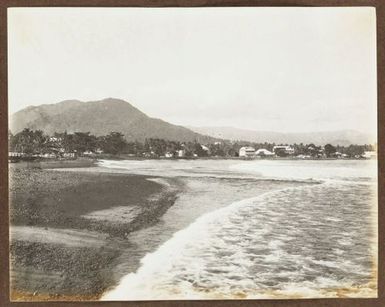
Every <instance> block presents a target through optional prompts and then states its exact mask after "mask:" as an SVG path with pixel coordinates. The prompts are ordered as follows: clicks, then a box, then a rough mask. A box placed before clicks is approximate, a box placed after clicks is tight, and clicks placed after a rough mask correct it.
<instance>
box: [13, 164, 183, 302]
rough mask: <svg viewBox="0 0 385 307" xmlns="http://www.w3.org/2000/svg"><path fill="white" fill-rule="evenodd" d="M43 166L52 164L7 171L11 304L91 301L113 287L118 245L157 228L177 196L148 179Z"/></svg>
mask: <svg viewBox="0 0 385 307" xmlns="http://www.w3.org/2000/svg"><path fill="white" fill-rule="evenodd" d="M90 165H91V164H89V163H86V164H85V163H82V164H80V165H75V164H74V163H67V164H66V163H60V166H61V167H62V168H63V167H64V168H65V167H74V166H77V167H79V166H80V167H84V166H87V167H89V166H90ZM50 166H55V167H57V166H58V163H55V164H53V165H48V166H47V164H42V165H39V164H37V163H34V164H33V165H31V164H29V165H19V164H14V165H13V164H11V165H10V224H11V228H10V233H11V243H10V256H11V298H12V300H30V299H32V300H41V299H42V300H45V299H55V300H57V299H62V300H63V299H64V300H73V299H76V300H77V299H86V300H90V299H93V300H94V299H98V298H99V297H100V295H101V293H103V291H104V290H105V289H106V288H108V287H109V286H111V285H112V284H114V283H115V282H116V281H114V280H113V276H111V274H110V271H111V268H112V267H113V266H114V265H115V263H114V261H116V260H117V258H118V257H119V255H120V254H121V253H122V251H123V250H124V249H125V248H127V245H128V243H127V240H125V238H126V237H127V236H128V235H129V233H130V232H132V231H133V230H137V229H139V228H141V227H146V226H148V225H151V224H152V223H154V222H156V220H157V218H158V217H159V216H160V215H162V214H163V213H164V212H165V210H167V208H168V207H169V206H171V205H172V204H173V202H174V201H175V197H176V189H173V190H171V189H168V188H166V187H165V186H164V185H161V184H159V183H157V182H155V181H151V180H148V179H149V177H148V176H141V175H127V174H125V175H122V174H107V173H93V172H76V171H75V172H74V171H72V172H65V171H64V172H63V171H61V172H59V171H55V170H52V169H49V168H47V167H50ZM111 208H119V210H117V212H116V210H115V211H114V210H111ZM95 212H97V213H99V214H92V213H95ZM122 217H123V218H122Z"/></svg>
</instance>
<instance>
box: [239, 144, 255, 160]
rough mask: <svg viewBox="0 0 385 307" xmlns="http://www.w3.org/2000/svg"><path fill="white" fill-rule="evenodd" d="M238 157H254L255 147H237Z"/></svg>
mask: <svg viewBox="0 0 385 307" xmlns="http://www.w3.org/2000/svg"><path fill="white" fill-rule="evenodd" d="M239 157H243V158H254V157H255V148H253V147H250V146H244V147H241V148H240V149H239Z"/></svg>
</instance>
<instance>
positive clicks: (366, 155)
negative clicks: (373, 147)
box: [362, 151, 377, 159]
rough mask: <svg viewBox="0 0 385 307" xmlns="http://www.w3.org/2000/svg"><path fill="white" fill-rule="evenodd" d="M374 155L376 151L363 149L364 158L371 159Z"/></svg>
mask: <svg viewBox="0 0 385 307" xmlns="http://www.w3.org/2000/svg"><path fill="white" fill-rule="evenodd" d="M376 156H377V152H375V151H365V152H364V154H363V155H362V157H363V158H365V159H373V158H375V157H376Z"/></svg>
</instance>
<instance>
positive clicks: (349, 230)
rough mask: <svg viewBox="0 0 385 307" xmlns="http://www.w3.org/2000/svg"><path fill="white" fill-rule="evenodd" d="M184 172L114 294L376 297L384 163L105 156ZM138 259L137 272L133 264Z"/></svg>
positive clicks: (134, 167) (124, 166) (131, 167)
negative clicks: (379, 172) (179, 188)
mask: <svg viewBox="0 0 385 307" xmlns="http://www.w3.org/2000/svg"><path fill="white" fill-rule="evenodd" d="M106 169H108V171H116V172H128V173H134V174H146V175H152V176H163V177H166V178H167V177H177V178H179V179H180V180H182V181H183V182H184V185H185V189H184V191H183V192H182V193H181V194H180V196H179V198H178V200H177V201H176V203H175V205H174V206H173V207H171V208H170V209H169V210H168V211H167V213H166V214H165V215H164V216H163V217H162V218H161V220H160V221H159V223H157V224H156V225H154V226H152V227H149V228H147V229H143V230H140V231H137V232H135V233H132V234H131V235H130V237H129V238H128V239H129V241H130V243H131V244H132V248H130V249H129V250H127V252H126V253H125V254H124V255H123V256H122V258H121V264H120V265H119V266H118V267H117V270H116V272H115V274H117V276H118V277H122V278H121V281H120V283H119V285H118V286H117V287H116V288H115V289H113V290H111V291H110V292H108V293H106V294H105V296H104V297H103V299H106V300H126V299H127V300H146V299H199V298H205V299H207V298H209V299H210V298H213V299H215V298H290V297H335V296H351V297H353V296H363V297H373V296H375V295H376V283H375V282H374V279H373V277H375V274H376V271H375V268H376V242H377V237H376V235H375V233H376V229H377V228H376V227H377V225H376V222H375V221H376V217H377V212H376V205H375V204H376V197H377V196H376V161H348V160H332V161H325V160H323V161H293V160H254V161H237V160H214V161H213V160H196V161H186V160H180V161H155V160H149V161H101V162H100V170H101V171H102V170H103V171H106ZM139 262H140V264H139V269H137V270H136V271H135V269H136V268H137V266H138V263H139Z"/></svg>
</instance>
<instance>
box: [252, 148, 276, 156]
mask: <svg viewBox="0 0 385 307" xmlns="http://www.w3.org/2000/svg"><path fill="white" fill-rule="evenodd" d="M255 155H256V156H259V157H272V156H274V153H273V152H271V151H270V150H267V149H265V148H261V149H258V150H257V151H256V152H255Z"/></svg>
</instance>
